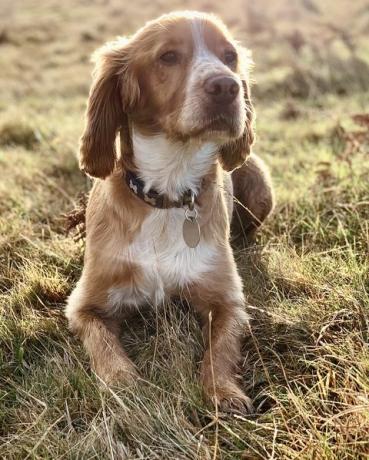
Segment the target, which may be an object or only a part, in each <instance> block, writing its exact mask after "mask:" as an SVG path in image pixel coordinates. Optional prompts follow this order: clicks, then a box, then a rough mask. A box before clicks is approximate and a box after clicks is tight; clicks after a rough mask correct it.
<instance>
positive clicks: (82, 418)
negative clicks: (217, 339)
mask: <svg viewBox="0 0 369 460" xmlns="http://www.w3.org/2000/svg"><path fill="white" fill-rule="evenodd" d="M184 7H185V8H193V9H199V10H206V11H214V12H216V13H218V14H220V15H221V16H222V17H223V19H224V20H225V22H226V23H227V24H228V25H229V26H230V28H231V29H232V31H233V32H234V34H235V35H236V36H237V37H238V38H239V39H240V41H241V42H242V43H243V44H244V45H246V46H248V47H250V48H251V49H252V50H253V58H254V62H255V68H254V71H253V79H254V85H253V94H254V103H255V107H256V111H257V142H256V145H255V150H256V151H257V152H258V153H259V154H260V156H262V157H263V159H264V160H265V161H266V162H267V164H268V165H269V166H270V168H271V172H272V176H273V180H274V183H275V188H276V196H277V201H278V204H277V207H276V210H275V213H274V215H273V217H272V218H271V219H270V220H269V221H268V222H267V224H266V225H265V226H264V227H263V228H262V230H261V231H260V234H259V236H258V239H257V242H256V244H255V245H253V246H250V247H247V248H238V249H237V250H236V258H237V262H238V265H239V269H240V272H241V273H242V277H243V279H244V284H245V293H246V296H247V302H248V307H247V309H248V312H249V313H250V315H251V317H252V318H253V319H252V324H251V326H252V327H251V335H250V336H248V337H245V343H244V348H243V350H244V353H243V357H244V360H243V362H242V363H241V367H240V372H239V375H240V380H241V381H242V385H243V387H244V388H245V390H246V391H247V393H248V394H249V395H250V396H251V397H252V398H253V399H254V402H255V406H256V409H257V413H256V414H255V415H253V416H250V417H241V416H227V415H224V414H219V416H216V414H215V412H214V410H213V409H212V408H211V407H209V406H207V405H206V404H204V402H203V400H202V397H201V390H200V388H199V384H198V379H197V376H198V371H199V361H200V360H201V353H202V347H203V345H202V340H201V335H200V331H199V327H198V324H197V321H196V318H195V317H194V316H193V313H192V311H191V309H190V308H188V307H186V306H181V305H170V304H168V305H166V306H165V307H164V308H163V310H162V311H160V312H150V311H149V312H147V313H146V314H145V315H144V316H143V317H137V318H135V319H134V320H133V321H131V322H130V323H128V324H127V325H126V327H125V333H124V335H123V337H122V340H123V342H124V344H125V347H126V348H127V350H128V351H129V354H130V355H131V356H132V358H133V359H134V361H135V362H136V363H137V365H138V367H139V369H140V372H141V374H142V376H143V377H144V380H143V381H142V382H140V383H139V384H138V386H137V387H132V388H122V387H115V388H112V389H109V390H108V389H106V390H104V389H101V388H100V387H99V385H98V383H97V380H96V378H95V376H94V375H93V374H92V373H91V371H90V368H89V365H88V360H87V357H86V354H85V352H84V350H83V349H82V346H81V344H80V343H79V342H78V341H77V340H76V339H75V338H73V337H72V336H71V334H70V333H69V332H68V330H67V327H66V320H65V318H64V316H63V307H64V305H65V300H66V297H67V296H68V294H69V293H70V291H71V289H72V287H73V285H74V283H75V282H76V280H77V279H78V276H79V274H80V272H81V267H82V257H83V240H82V241H75V240H74V239H73V237H72V236H71V235H66V233H65V231H64V219H63V215H64V214H65V213H67V212H69V211H70V210H71V209H73V207H74V206H75V204H76V202H77V201H78V196H79V194H81V193H83V192H84V191H85V190H87V189H88V188H89V186H90V184H89V181H88V180H87V179H86V178H85V177H84V176H83V175H82V173H80V172H79V171H78V165H77V161H76V151H77V144H78V137H79V135H80V133H81V130H82V123H83V112H84V108H85V102H86V97H87V93H88V88H89V84H90V72H91V64H90V62H89V55H90V53H91V52H92V51H93V50H94V49H95V48H97V47H98V46H100V45H101V44H102V43H103V42H104V41H105V40H107V39H110V38H113V37H114V36H115V35H118V34H121V35H123V34H129V33H131V32H133V31H134V30H135V29H136V28H137V27H138V26H139V25H141V24H143V22H144V21H145V20H147V19H150V18H153V17H155V16H157V15H158V14H159V13H162V12H165V11H169V10H172V9H183V8H184ZM0 10H1V13H0V69H1V71H0V165H1V175H0V305H1V306H0V457H1V458H5V459H24V458H32V459H45V458H50V459H57V458H70V459H75V458H82V459H85V458H86V459H92V458H97V459H105V458H111V459H113V458H114V459H124V458H127V459H155V458H158V459H211V458H214V459H215V458H222V459H244V460H245V459H296V458H299V459H313V458H314V459H366V458H369V350H368V333H369V326H368V322H369V320H368V313H369V299H368V297H369V296H368V293H369V289H368V284H369V283H368V251H369V223H368V222H369V187H368V177H369V155H368V137H369V135H368V132H369V124H368V117H365V112H368V107H369V96H368V91H369V66H368V64H369V33H368V31H369V4H368V2H367V1H362V0H356V1H355V2H353V1H346V0H340V1H333V0H325V1H324V2H318V1H317V0H300V1H297V0H296V1H295V2H288V1H287V0H280V1H275V2H271V1H267V0H260V1H259V2H252V1H251V0H248V1H241V0H229V1H228V2H225V3H224V2H220V1H219V2H211V1H209V0H202V1H197V2H195V1H189V2H186V4H184V2H180V1H173V2H169V1H168V0H153V1H151V2H149V1H144V0H137V1H135V2H125V3H123V2H119V1H117V0H114V1H108V0H106V1H100V0H99V1H98V0H94V1H84V0H79V1H77V0H66V1H64V2H60V1H56V0H50V1H47V2H46V1H44V2H40V1H36V0H24V1H22V2H21V1H20V0H17V1H7V0H1V2H0ZM357 114H361V116H356V117H355V116H354V115H357Z"/></svg>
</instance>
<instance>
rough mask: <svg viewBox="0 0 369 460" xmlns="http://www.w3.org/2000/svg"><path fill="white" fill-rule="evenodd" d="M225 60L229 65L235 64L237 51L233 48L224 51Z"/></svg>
mask: <svg viewBox="0 0 369 460" xmlns="http://www.w3.org/2000/svg"><path fill="white" fill-rule="evenodd" d="M224 62H225V64H227V65H233V64H235V63H236V62H237V53H236V52H235V51H233V50H228V51H226V52H225V53H224Z"/></svg>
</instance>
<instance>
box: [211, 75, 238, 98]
mask: <svg viewBox="0 0 369 460" xmlns="http://www.w3.org/2000/svg"><path fill="white" fill-rule="evenodd" d="M204 88H205V92H206V93H207V94H208V95H209V96H210V97H211V98H212V100H213V101H214V102H215V103H217V104H230V103H231V102H233V101H234V100H235V98H236V96H237V94H238V92H239V91H240V85H239V84H238V82H237V80H235V79H234V78H233V77H230V76H226V77H219V76H217V77H210V78H208V79H207V80H206V82H205V86H204Z"/></svg>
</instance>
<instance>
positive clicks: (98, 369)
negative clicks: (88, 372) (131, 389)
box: [93, 357, 139, 386]
mask: <svg viewBox="0 0 369 460" xmlns="http://www.w3.org/2000/svg"><path fill="white" fill-rule="evenodd" d="M93 369H94V371H95V373H96V375H97V377H98V378H99V380H100V381H101V382H102V383H104V384H106V385H108V386H112V385H117V384H119V383H123V384H124V385H127V386H130V385H133V384H134V383H135V382H136V381H137V380H138V379H139V374H138V372H137V370H136V368H135V366H134V365H133V364H132V362H131V361H130V360H129V359H128V358H127V359H125V358H122V357H115V358H114V359H112V358H107V359H105V360H104V361H100V362H99V363H96V362H95V363H93Z"/></svg>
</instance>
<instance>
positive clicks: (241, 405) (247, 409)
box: [204, 381, 255, 415]
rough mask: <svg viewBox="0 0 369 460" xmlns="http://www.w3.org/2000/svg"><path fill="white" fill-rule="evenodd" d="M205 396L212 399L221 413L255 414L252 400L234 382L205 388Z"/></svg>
mask: <svg viewBox="0 0 369 460" xmlns="http://www.w3.org/2000/svg"><path fill="white" fill-rule="evenodd" d="M204 392H205V396H206V397H207V399H210V400H211V401H212V403H213V405H214V406H215V405H216V406H217V407H218V409H219V410H220V411H221V412H226V413H231V414H239V415H247V414H252V413H254V412H255V410H254V407H253V404H252V400H251V398H249V397H248V396H246V395H245V393H244V392H243V391H242V390H241V388H239V386H238V385H237V384H236V383H235V382H233V381H229V382H222V383H221V384H219V383H216V384H215V392H214V385H210V386H205V387H204Z"/></svg>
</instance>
